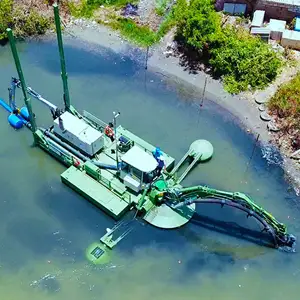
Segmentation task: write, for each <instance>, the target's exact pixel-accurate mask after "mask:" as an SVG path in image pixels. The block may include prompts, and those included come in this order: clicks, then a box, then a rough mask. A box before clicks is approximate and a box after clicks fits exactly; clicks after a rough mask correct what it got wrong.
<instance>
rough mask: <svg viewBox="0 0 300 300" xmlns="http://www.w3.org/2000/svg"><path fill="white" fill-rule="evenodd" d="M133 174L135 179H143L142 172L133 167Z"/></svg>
mask: <svg viewBox="0 0 300 300" xmlns="http://www.w3.org/2000/svg"><path fill="white" fill-rule="evenodd" d="M131 174H132V177H133V178H135V179H138V180H140V179H141V178H142V171H140V170H138V169H136V168H133V167H131Z"/></svg>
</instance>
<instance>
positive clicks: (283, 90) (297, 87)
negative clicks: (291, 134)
mask: <svg viewBox="0 0 300 300" xmlns="http://www.w3.org/2000/svg"><path fill="white" fill-rule="evenodd" d="M268 107H269V109H270V111H271V112H273V113H275V114H276V115H278V116H279V118H285V119H286V122H285V124H284V125H285V126H284V127H285V128H284V129H286V130H288V131H290V130H291V129H298V130H300V73H299V74H297V76H296V77H295V78H294V79H293V80H291V81H290V82H288V83H286V84H283V85H282V86H281V87H280V88H279V89H278V90H277V92H276V93H275V95H274V96H273V97H272V98H271V99H270V101H269V103H268Z"/></svg>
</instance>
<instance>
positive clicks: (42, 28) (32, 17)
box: [0, 0, 50, 41]
mask: <svg viewBox="0 0 300 300" xmlns="http://www.w3.org/2000/svg"><path fill="white" fill-rule="evenodd" d="M8 27H9V28H12V29H13V30H14V35H15V36H16V37H24V36H31V35H35V34H44V33H45V32H46V30H47V29H48V28H49V27H50V21H49V19H48V18H46V17H43V16H41V15H40V14H39V13H38V12H37V11H36V10H34V9H30V12H29V13H28V12H26V11H25V10H24V8H23V7H22V8H20V7H14V5H13V1H12V0H2V1H1V2H0V41H1V40H7V35H6V28H8Z"/></svg>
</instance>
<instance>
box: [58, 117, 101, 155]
mask: <svg viewBox="0 0 300 300" xmlns="http://www.w3.org/2000/svg"><path fill="white" fill-rule="evenodd" d="M60 118H61V120H62V124H63V126H61V125H60V122H59V118H57V119H55V120H54V133H55V134H56V135H58V136H59V137H61V138H62V139H63V140H65V141H67V142H68V143H69V144H70V145H72V146H74V147H75V148H77V149H79V150H80V151H81V152H83V153H85V154H88V155H89V156H93V155H95V154H96V153H97V152H98V151H100V150H101V149H102V148H103V147H104V137H103V133H101V132H100V131H98V130H96V129H94V128H93V127H91V126H90V125H88V124H87V123H85V122H84V121H83V120H81V119H78V118H77V117H75V116H74V115H72V114H71V113H69V112H64V113H63V114H62V115H61V116H60ZM61 127H62V128H61Z"/></svg>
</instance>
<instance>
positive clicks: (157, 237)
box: [0, 40, 300, 300]
mask: <svg viewBox="0 0 300 300" xmlns="http://www.w3.org/2000/svg"><path fill="white" fill-rule="evenodd" d="M65 43H66V45H65V51H66V57H67V69H68V73H69V85H70V91H71V99H72V103H73V105H74V106H76V107H77V108H78V109H79V110H82V109H85V110H87V111H90V112H92V113H93V114H95V115H96V116H98V117H100V118H102V119H104V120H106V121H109V120H111V118H112V111H114V110H119V111H120V112H121V116H120V118H119V119H118V121H119V122H120V123H121V124H122V125H123V126H124V127H127V128H128V129H129V130H131V131H133V132H134V133H136V134H137V135H140V136H141V137H143V138H145V139H146V140H148V141H149V142H151V143H153V144H155V145H158V146H160V147H161V148H162V149H163V150H164V151H166V152H168V153H170V155H172V156H174V157H175V158H176V159H177V160H178V159H180V157H181V156H182V155H184V153H185V151H186V150H187V149H188V147H189V145H190V143H191V142H193V141H194V140H195V139H199V138H204V139H208V140H209V141H211V142H212V144H213V145H214V148H215V154H214V157H213V159H212V160H211V161H210V162H209V163H206V164H203V165H199V166H198V167H197V168H196V169H195V170H193V172H192V173H191V174H190V175H189V176H188V177H187V179H186V180H185V181H184V185H185V186H189V185H196V184H207V185H209V186H212V187H215V188H219V189H224V190H231V191H243V192H246V193H247V194H249V195H250V196H252V198H253V199H255V201H256V202H257V203H259V204H260V205H262V206H263V207H265V208H266V209H268V210H269V211H271V212H272V213H273V214H274V215H275V216H276V217H277V218H278V219H279V220H280V221H282V222H284V223H286V224H287V225H288V226H289V231H290V232H291V233H293V234H295V235H296V236H297V235H299V232H300V228H299V224H300V217H299V215H300V214H299V212H300V210H299V197H297V196H296V195H295V194H294V192H293V190H292V189H291V188H290V187H289V186H288V184H287V183H286V182H285V180H284V178H283V172H282V170H281V169H280V167H279V166H278V165H277V164H274V163H268V160H266V159H265V158H263V149H260V148H259V147H257V148H256V149H255V152H254V156H253V159H252V161H251V164H250V166H249V168H248V169H247V167H246V166H247V163H248V162H249V158H250V156H251V153H252V150H253V145H254V138H253V137H252V136H250V135H248V134H246V133H245V132H244V131H243V130H242V129H241V128H240V126H239V124H238V122H237V120H234V119H233V118H232V116H231V115H230V114H229V113H228V112H226V111H225V110H224V109H222V108H220V107H218V106H216V105H215V104H214V103H213V102H211V101H210V100H206V101H205V105H204V106H203V108H202V110H201V111H200V112H199V102H200V99H199V98H197V97H195V96H194V95H193V96H192V95H191V93H190V91H189V88H188V87H185V86H183V85H181V86H180V87H178V86H176V85H172V84H171V83H170V82H169V83H166V82H164V80H163V78H161V77H158V76H157V75H155V74H151V73H149V72H148V73H147V74H146V76H145V71H144V69H143V66H142V65H141V64H139V63H137V62H135V61H132V60H130V59H128V58H126V57H124V56H120V55H117V54H115V53H113V52H111V51H109V50H107V49H103V48H101V47H99V46H98V47H97V46H93V45H86V44H83V43H80V42H79V41H78V40H68V41H66V42H65ZM18 49H19V51H20V58H21V62H22V65H23V70H24V74H25V78H26V81H27V84H28V86H31V87H32V88H34V89H35V90H37V91H38V92H39V93H41V94H42V95H43V96H44V97H45V98H46V99H48V100H51V101H52V102H53V103H55V104H57V105H61V106H62V84H61V81H60V76H59V72H60V70H59V58H58V51H57V48H56V44H55V43H53V42H52V41H40V42H30V43H23V44H19V45H18ZM0 51H1V52H0V70H1V72H0V82H1V83H0V96H1V97H2V98H7V94H8V93H7V87H8V85H9V81H10V77H11V76H16V71H15V67H14V64H13V61H12V57H11V53H10V49H9V47H4V48H1V49H0ZM20 92H21V91H20V90H18V96H17V101H22V96H21V93H20ZM33 108H34V111H35V113H36V115H37V122H38V124H39V125H44V126H45V125H49V124H50V123H51V115H50V112H49V111H48V110H47V109H46V108H45V107H43V106H42V105H41V104H40V103H37V102H36V101H35V100H33ZM0 137H1V146H0V166H1V167H0V189H1V196H0V224H1V226H0V279H1V280H0V296H1V297H2V298H3V299H4V298H5V299H7V300H9V299H12V300H16V299H22V300H27V299H28V300H29V299H30V300H34V299H39V300H42V299H48V298H50V297H51V298H52V299H67V298H68V299H71V298H72V299H74V300H77V299H78V300H79V299H86V298H88V299H100V298H101V299H122V300H123V299H145V300H147V299H152V298H156V299H166V300H167V299H199V298H200V297H202V298H204V299H218V298H222V299H230V300H238V299H241V298H243V299H246V300H248V299H256V300H260V299H280V300H281V299H285V297H287V295H288V296H289V297H292V298H295V297H297V295H298V294H299V292H300V288H299V285H298V282H299V279H300V256H299V254H298V253H295V254H287V253H283V252H280V251H276V250H273V249H271V248H266V247H263V246H261V245H260V236H258V235H257V231H259V230H260V225H259V224H257V223H256V222H255V221H253V220H251V219H247V218H246V217H245V215H244V214H243V213H240V212H236V211H233V210H232V209H230V208H223V209H221V208H220V207H218V206H209V205H207V206H204V205H202V206H201V205H199V206H198V208H197V212H198V216H197V218H196V219H195V220H194V221H193V222H191V223H190V224H188V225H187V226H185V227H183V228H181V229H180V230H172V231H161V230H157V229H155V228H152V227H151V226H149V225H147V224H144V223H142V222H139V221H136V222H135V223H134V231H133V232H132V234H130V235H129V236H128V237H127V238H126V239H125V240H124V241H122V243H120V244H119V246H118V247H117V248H116V249H115V251H114V252H113V256H112V258H111V262H110V263H109V264H108V265H105V266H97V267H94V266H91V265H90V264H89V263H88V262H87V261H86V260H85V257H84V251H85V249H86V247H87V246H88V245H89V244H91V243H92V242H94V241H97V240H98V239H99V238H100V237H101V236H102V235H103V234H104V231H105V228H107V227H111V226H113V221H112V220H111V219H110V218H109V217H107V216H105V215H104V214H103V213H102V212H101V211H100V210H98V209H96V208H94V207H93V206H92V205H91V204H89V203H88V202H87V201H85V200H84V199H82V198H81V197H80V196H78V195H77V194H75V193H74V192H72V191H71V190H70V189H68V188H67V187H65V186H64V185H62V183H61V182H60V177H59V175H60V173H61V172H62V171H63V170H64V167H63V166H62V165H60V164H59V163H58V162H56V161H55V160H53V159H52V158H50V157H48V156H47V155H46V154H45V153H43V152H42V151H41V150H39V149H36V148H33V147H31V143H32V137H31V134H30V132H29V131H28V130H26V129H24V130H21V131H19V132H16V131H14V130H13V129H12V128H11V127H9V125H8V124H7V114H6V112H4V110H2V109H1V110H0ZM269 157H270V158H274V157H275V154H272V153H271V154H269ZM273 160H274V159H273ZM270 161H272V159H271V160H270ZM276 161H277V160H276ZM246 169H247V172H245V171H246Z"/></svg>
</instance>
